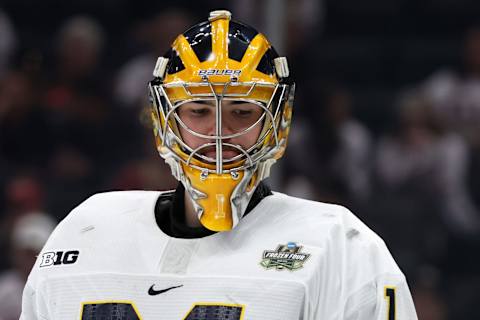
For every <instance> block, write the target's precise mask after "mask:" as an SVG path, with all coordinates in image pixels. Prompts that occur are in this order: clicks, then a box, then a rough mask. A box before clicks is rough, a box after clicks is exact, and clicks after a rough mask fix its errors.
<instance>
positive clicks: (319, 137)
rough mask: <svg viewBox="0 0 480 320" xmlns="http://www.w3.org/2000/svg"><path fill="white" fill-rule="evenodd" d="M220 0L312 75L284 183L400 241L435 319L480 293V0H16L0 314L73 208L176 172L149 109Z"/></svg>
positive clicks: (1, 16)
mask: <svg viewBox="0 0 480 320" xmlns="http://www.w3.org/2000/svg"><path fill="white" fill-rule="evenodd" d="M212 9H229V10H231V11H232V12H233V17H234V19H236V20H240V21H244V22H246V23H248V24H251V25H253V26H254V27H256V28H257V29H258V30H259V31H261V32H263V33H265V34H266V35H267V37H268V38H269V39H270V40H271V42H272V43H273V44H274V46H275V47H276V49H277V51H279V53H280V54H281V55H287V56H288V57H289V63H290V68H291V72H292V73H293V75H294V78H295V79H296V82H297V95H296V104H295V108H294V123H293V130H292V134H291V138H290V141H289V147H288V149H287V155H286V157H285V159H283V160H282V161H281V162H280V163H279V164H278V165H276V167H275V168H274V170H273V176H272V178H271V179H270V180H271V181H270V184H271V185H272V186H273V189H274V190H277V191H282V192H287V193H289V194H292V195H295V196H300V197H304V198H309V199H315V200H319V201H327V202H334V203H341V204H344V205H346V206H348V207H349V208H350V209H351V210H352V211H353V212H355V213H356V215H358V216H359V217H360V218H361V219H362V220H363V221H364V222H366V223H367V224H368V225H369V226H370V227H371V228H372V229H374V230H375V231H376V232H377V233H378V234H379V235H380V236H382V237H383V239H384V240H385V241H386V243H387V244H388V246H389V248H390V250H391V251H392V254H393V256H394V257H395V259H396V261H397V263H398V264H399V265H400V267H401V269H402V270H403V271H404V272H405V274H406V275H407V278H408V280H409V284H410V287H411V289H412V292H413V295H414V300H415V304H416V307H417V312H418V314H419V319H423V320H430V319H436V320H444V319H456V320H457V319H474V318H477V317H478V307H477V305H478V301H479V292H480V271H479V270H480V258H479V257H478V256H479V253H480V18H479V17H480V2H478V1H476V0H421V1H419V0H367V1H355V0H328V1H327V0H323V1H322V0H242V1H233V0H231V1H227V0H223V1H219V0H210V1H209V0H204V1H195V2H192V1H182V0H176V1H157V3H156V4H152V3H150V2H148V1H146V0H136V1H133V0H115V1H113V0H104V1H93V0H82V1H80V0H72V1H68V2H66V1H58V0H45V1H41V2H34V1H28V0H3V1H2V2H1V4H0V192H1V193H0V250H1V252H2V253H3V254H2V255H1V257H0V320H11V319H18V313H19V309H20V303H21V300H20V299H21V291H22V289H23V284H24V282H25V279H26V276H27V275H28V272H29V269H30V268H31V265H32V263H33V261H34V258H35V255H36V253H37V252H38V251H39V250H40V248H41V247H42V245H43V243H44V241H45V240H46V239H47V237H48V235H49V233H50V232H51V230H52V229H53V228H54V226H55V225H56V223H57V222H58V221H60V220H61V219H62V218H63V217H65V215H66V214H68V212H69V211H70V210H71V209H72V208H73V207H75V206H76V205H78V204H79V203H80V202H81V201H83V200H84V199H85V198H87V197H88V196H90V195H92V194H94V193H97V192H101V191H107V190H126V189H153V190H166V189H170V188H173V187H175V185H176V182H175V181H174V180H173V178H171V176H170V173H169V169H168V168H167V167H166V166H165V165H164V163H163V161H162V160H161V158H160V157H159V156H158V155H157V153H156V151H155V148H154V141H153V136H152V134H151V129H150V127H149V123H148V117H146V116H145V112H144V110H145V107H146V106H147V101H146V83H147V81H149V80H150V79H151V73H152V69H153V66H154V64H155V61H156V57H157V56H159V55H163V53H164V52H165V51H166V50H167V48H168V46H169V44H170V43H171V42H172V41H173V39H174V37H175V36H176V35H177V34H179V33H181V32H183V31H184V30H185V29H186V28H187V27H189V26H191V25H193V24H195V23H198V22H200V21H203V20H205V19H206V18H207V16H208V13H209V11H211V10H212Z"/></svg>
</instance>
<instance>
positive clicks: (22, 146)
mask: <svg viewBox="0 0 480 320" xmlns="http://www.w3.org/2000/svg"><path fill="white" fill-rule="evenodd" d="M38 97H39V92H38V87H37V85H36V84H35V83H34V82H33V80H32V79H31V78H30V77H29V76H28V75H27V74H25V73H24V72H21V71H11V72H9V73H8V74H7V75H6V76H5V77H4V78H3V79H1V80H0V157H3V159H4V160H5V161H7V164H8V165H9V166H10V167H16V168H20V167H22V166H23V167H28V166H32V165H36V166H42V165H44V164H45V160H46V157H47V156H48V154H49V152H50V145H51V136H50V134H49V132H50V128H49V126H48V124H47V122H46V119H45V116H44V114H43V113H42V111H41V108H40V106H39V101H38V100H39V98H38Z"/></svg>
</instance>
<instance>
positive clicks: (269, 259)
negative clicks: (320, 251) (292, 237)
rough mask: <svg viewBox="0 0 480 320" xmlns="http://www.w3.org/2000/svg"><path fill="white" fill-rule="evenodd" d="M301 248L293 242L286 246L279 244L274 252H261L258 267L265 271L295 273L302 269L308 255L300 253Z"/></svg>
mask: <svg viewBox="0 0 480 320" xmlns="http://www.w3.org/2000/svg"><path fill="white" fill-rule="evenodd" d="M301 250H302V247H300V246H297V244H296V243H295V242H289V243H287V244H286V245H284V244H281V245H279V246H278V247H277V249H276V250H265V251H263V259H262V262H260V265H261V266H262V267H264V268H265V269H267V270H268V269H275V270H284V269H288V270H290V271H295V270H298V269H301V268H303V264H304V263H305V261H307V259H308V257H310V254H308V253H303V252H300V251H301Z"/></svg>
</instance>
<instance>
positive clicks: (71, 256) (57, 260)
mask: <svg viewBox="0 0 480 320" xmlns="http://www.w3.org/2000/svg"><path fill="white" fill-rule="evenodd" d="M79 255H80V251H78V250H70V251H52V252H45V253H43V254H42V260H41V262H40V268H42V267H51V266H58V265H62V264H63V265H65V264H74V263H75V262H77V260H78V256H79Z"/></svg>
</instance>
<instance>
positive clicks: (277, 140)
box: [149, 11, 294, 231]
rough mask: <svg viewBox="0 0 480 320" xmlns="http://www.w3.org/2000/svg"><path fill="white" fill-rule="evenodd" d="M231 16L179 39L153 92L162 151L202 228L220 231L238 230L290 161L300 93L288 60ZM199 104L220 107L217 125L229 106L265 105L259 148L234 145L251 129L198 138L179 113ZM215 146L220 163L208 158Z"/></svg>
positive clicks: (161, 65) (218, 15)
mask: <svg viewBox="0 0 480 320" xmlns="http://www.w3.org/2000/svg"><path fill="white" fill-rule="evenodd" d="M230 17H231V14H230V13H229V12H227V11H214V12H212V13H211V14H210V18H209V21H206V22H203V23H200V24H198V25H196V26H194V27H192V28H190V29H189V30H187V31H186V32H185V33H184V34H181V35H179V36H178V37H177V38H176V39H175V41H174V42H173V44H172V46H171V49H170V50H169V52H167V54H166V55H165V56H164V57H160V58H159V59H158V62H157V65H156V66H155V70H154V77H155V79H154V80H153V81H151V82H150V85H149V93H150V99H151V102H152V121H153V123H154V134H155V140H156V143H157V149H158V151H159V153H160V155H161V156H162V157H163V158H164V159H165V161H166V162H167V163H168V164H169V165H170V167H171V169H172V173H173V175H174V176H175V177H176V178H177V179H178V180H179V181H180V182H181V183H182V184H183V185H184V186H185V190H186V192H187V194H188V195H189V197H190V199H191V201H192V203H193V205H194V209H195V211H196V213H197V215H198V218H199V220H200V222H201V224H202V225H204V226H205V227H206V228H208V229H210V230H213V231H227V230H231V229H232V228H234V227H235V226H236V225H237V224H238V222H239V221H240V219H241V217H242V216H243V214H244V213H245V210H246V207H247V205H248V202H249V200H250V198H251V196H252V194H253V192H254V191H255V188H256V187H257V186H258V183H260V181H261V180H263V179H265V178H266V177H268V175H269V172H270V167H271V165H272V164H273V163H274V162H275V161H276V160H277V159H279V158H280V157H281V156H282V155H283V153H284V151H285V147H286V144H287V137H288V133H289V127H290V122H291V114H292V103H293V94H294V84H293V82H292V81H291V78H290V76H289V71H288V64H287V62H286V58H283V57H278V55H277V54H276V52H275V50H274V49H273V48H272V46H271V45H270V43H269V42H268V40H267V39H266V38H265V36H264V35H262V34H260V33H258V32H257V31H256V30H254V29H253V28H251V27H249V26H246V25H243V24H241V23H238V22H235V21H232V20H231V19H230ZM198 100H210V101H215V105H216V107H215V108H216V109H215V110H216V114H217V119H222V117H221V116H218V113H221V110H222V102H224V101H226V100H240V101H246V102H250V103H255V104H257V105H258V106H260V107H261V108H262V117H261V118H259V120H258V122H257V123H255V124H253V125H259V126H260V125H261V126H262V128H261V131H260V135H259V137H258V139H257V142H256V143H255V144H254V145H253V146H251V147H249V148H247V149H244V148H243V147H240V146H238V145H231V144H229V143H228V139H230V138H232V137H235V136H240V135H243V134H246V133H247V132H248V131H249V130H250V129H251V128H246V129H242V130H241V131H240V132H238V133H234V134H232V135H224V134H223V133H222V131H221V124H219V123H218V121H222V120H217V124H216V133H215V134H214V135H208V136H205V134H200V133H198V132H195V131H192V130H191V129H190V128H188V127H187V126H186V125H185V124H184V123H183V122H182V120H181V119H180V117H179V115H178V112H177V111H178V110H179V108H180V106H181V105H182V104H184V103H186V102H191V101H198ZM253 125H252V126H253ZM180 129H183V130H188V132H189V133H191V134H193V135H195V136H198V137H201V138H204V139H205V141H206V142H205V144H204V145H202V146H200V147H198V148H197V149H194V148H192V146H189V145H187V144H186V143H185V141H184V140H183V138H182V136H181V134H180V131H181V130H180ZM212 145H215V146H216V148H217V149H216V150H217V152H216V153H215V154H216V159H211V158H208V157H205V156H203V155H202V154H201V152H200V150H201V149H202V148H205V147H206V146H212ZM225 147H230V148H235V149H238V156H235V157H234V158H233V159H223V156H222V152H220V153H219V152H218V150H220V151H221V150H223V149H222V148H225ZM213 160H215V161H213Z"/></svg>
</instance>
